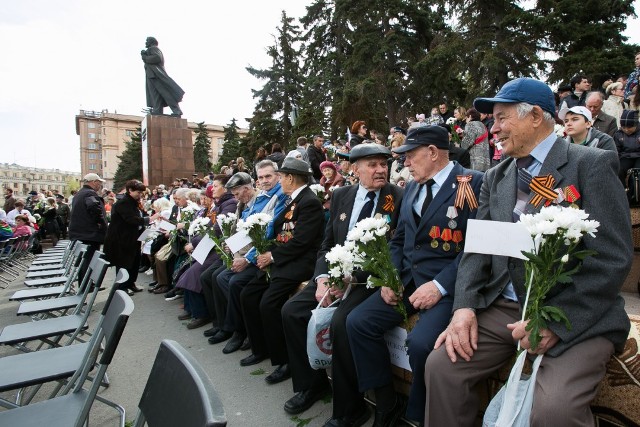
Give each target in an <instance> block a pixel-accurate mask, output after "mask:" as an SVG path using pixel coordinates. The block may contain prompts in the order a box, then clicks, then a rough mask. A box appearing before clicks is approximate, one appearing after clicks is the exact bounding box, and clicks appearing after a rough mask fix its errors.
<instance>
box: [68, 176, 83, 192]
mask: <svg viewBox="0 0 640 427" xmlns="http://www.w3.org/2000/svg"><path fill="white" fill-rule="evenodd" d="M65 188H66V190H67V191H66V193H65V195H67V196H69V195H70V194H71V192H72V191H78V190H79V189H80V181H78V180H77V179H75V178H73V177H71V176H70V177H68V178H67V179H66V180H65Z"/></svg>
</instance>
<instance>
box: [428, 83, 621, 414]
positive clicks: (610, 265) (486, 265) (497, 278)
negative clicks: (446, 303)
mask: <svg viewBox="0 0 640 427" xmlns="http://www.w3.org/2000/svg"><path fill="white" fill-rule="evenodd" d="M474 106H475V108H476V109H477V110H478V111H480V112H483V113H491V112H492V113H493V116H494V118H495V124H494V126H493V128H492V129H491V133H494V134H497V137H498V138H499V139H500V141H501V143H502V146H503V150H504V153H505V154H507V155H509V156H510V157H512V158H513V160H509V161H504V162H502V163H500V165H498V166H496V167H495V168H493V169H491V170H489V171H488V172H487V173H486V175H485V179H484V182H483V185H482V189H481V192H480V206H479V208H478V214H477V216H476V218H477V219H484V220H492V221H504V222H509V221H514V220H516V219H517V218H518V217H519V215H520V214H521V213H534V212H536V211H538V210H539V208H536V207H535V206H534V205H532V204H531V203H530V198H531V197H532V196H533V195H534V194H533V192H532V193H531V194H526V193H525V191H526V190H525V191H522V190H518V191H517V181H518V175H519V174H523V171H522V169H523V168H524V169H526V171H527V172H528V173H529V174H530V175H531V176H538V175H541V176H542V175H549V174H550V175H552V176H553V177H554V178H555V184H554V186H553V187H554V189H555V188H562V189H564V188H567V187H569V186H573V189H574V190H576V191H575V195H576V200H574V203H575V204H577V205H578V206H579V207H580V208H581V209H584V210H585V211H586V212H587V213H588V214H589V215H590V217H589V218H590V219H595V220H597V221H599V222H600V228H599V230H598V234H597V238H591V237H586V238H585V239H584V241H583V245H584V248H585V249H592V250H595V251H596V252H597V255H595V256H592V257H588V258H587V259H585V261H584V263H583V265H582V268H581V270H580V271H579V272H578V273H576V274H575V275H574V276H573V283H570V284H566V285H564V284H563V285H561V286H556V287H554V288H553V289H552V291H551V292H550V293H549V295H548V297H547V300H546V303H547V304H549V305H552V306H555V307H558V308H561V309H562V310H564V312H565V313H566V315H567V317H568V318H569V321H570V322H571V325H572V328H571V329H570V330H568V329H567V328H566V327H565V326H564V325H563V324H560V323H557V322H550V323H549V327H548V329H544V330H542V331H541V335H542V337H543V338H542V341H541V342H540V344H539V345H538V346H537V347H536V348H531V345H530V342H529V332H528V331H526V330H525V326H526V322H524V323H520V322H519V319H520V317H521V304H523V302H524V299H525V298H524V297H525V285H524V277H525V275H524V263H523V262H522V261H521V260H518V259H513V258H508V257H503V256H491V255H482V254H472V253H467V254H465V255H464V256H463V258H462V260H461V262H460V266H459V268H458V276H457V281H456V293H455V301H454V305H453V317H452V319H451V322H450V324H449V326H448V327H447V329H446V330H445V331H444V332H443V333H442V334H441V335H440V337H439V338H438V341H437V343H436V348H437V350H435V351H433V352H432V353H431V355H430V356H429V358H428V359H427V363H426V366H425V383H426V387H427V399H426V411H425V423H426V425H429V426H432V425H433V426H442V425H456V426H471V425H474V422H475V419H476V415H477V410H478V404H479V402H478V397H477V396H476V394H475V392H474V391H473V387H474V386H475V385H476V384H477V383H478V382H480V381H481V380H483V379H485V378H487V377H488V376H489V375H491V373H492V372H494V371H495V370H496V369H497V368H499V367H500V366H501V365H503V364H504V363H505V362H506V361H508V360H509V359H510V358H511V357H512V356H513V355H514V352H515V350H516V343H517V342H520V345H521V346H522V347H523V348H524V349H527V350H528V351H529V352H530V353H536V354H544V355H545V356H546V357H545V358H544V359H542V364H541V365H540V369H539V371H538V375H537V378H536V387H535V392H534V399H533V407H532V411H531V418H530V421H531V425H532V426H537V425H538V426H539V425H557V426H588V425H593V424H594V420H593V416H592V414H591V411H590V409H589V403H590V402H591V400H592V399H593V398H594V397H595V394H596V390H597V386H598V383H599V382H600V380H601V379H602V377H603V376H604V374H605V371H606V366H607V362H608V360H609V359H610V357H611V355H612V354H613V352H614V351H616V350H617V351H620V350H622V347H623V345H624V342H625V340H626V337H627V334H628V332H629V327H630V324H629V319H628V317H627V314H626V313H625V310H624V300H623V299H622V298H621V297H620V295H619V291H620V288H621V286H622V283H623V281H624V279H625V277H626V276H627V273H628V272H629V269H630V267H631V260H632V254H633V247H632V242H631V233H629V230H630V227H631V224H630V218H629V207H628V204H627V202H626V199H625V195H624V190H623V188H622V185H621V184H620V180H618V179H617V174H616V170H617V161H616V158H615V157H616V156H615V153H613V152H611V151H607V150H596V149H593V148H589V147H582V146H577V145H575V144H569V143H567V142H566V141H563V140H562V139H560V138H557V137H556V135H555V134H554V133H553V123H554V120H553V115H554V112H555V109H554V99H553V93H552V92H551V89H550V88H549V87H548V86H547V85H545V84H544V83H542V82H540V81H537V80H533V79H528V78H520V79H516V80H513V81H510V82H508V83H507V84H505V85H504V86H503V88H502V89H501V90H500V91H499V92H498V94H497V95H496V96H495V98H479V99H476V100H475V102H474ZM523 193H525V194H523ZM542 205H543V204H540V205H539V206H542Z"/></svg>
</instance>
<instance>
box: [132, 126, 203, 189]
mask: <svg viewBox="0 0 640 427" xmlns="http://www.w3.org/2000/svg"><path fill="white" fill-rule="evenodd" d="M141 131H142V176H143V178H142V180H143V182H144V184H145V185H151V186H157V185H159V184H165V185H167V186H168V185H171V183H172V182H173V181H174V180H175V179H176V178H189V179H190V178H191V176H192V174H193V172H194V170H195V167H194V164H193V142H192V135H191V131H190V130H189V128H188V126H187V120H186V119H182V118H178V117H170V116H156V115H151V114H149V115H147V116H146V117H145V118H144V119H142V124H141Z"/></svg>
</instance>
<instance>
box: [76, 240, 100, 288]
mask: <svg viewBox="0 0 640 427" xmlns="http://www.w3.org/2000/svg"><path fill="white" fill-rule="evenodd" d="M80 242H81V243H82V244H84V245H87V252H86V253H85V254H84V258H83V259H82V265H81V266H80V270H79V271H78V283H80V282H82V279H83V278H84V275H85V273H86V272H87V269H88V268H89V263H90V262H91V258H93V254H94V253H96V251H99V250H100V246H102V243H99V242H90V241H88V240H81V241H80Z"/></svg>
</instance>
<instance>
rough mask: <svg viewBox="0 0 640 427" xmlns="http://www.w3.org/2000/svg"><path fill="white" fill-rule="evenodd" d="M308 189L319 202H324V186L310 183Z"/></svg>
mask: <svg viewBox="0 0 640 427" xmlns="http://www.w3.org/2000/svg"><path fill="white" fill-rule="evenodd" d="M309 189H310V190H311V191H313V193H314V194H315V195H316V197H317V198H318V199H319V200H320V203H324V202H325V199H326V194H325V192H324V186H323V185H320V184H311V185H310V186H309Z"/></svg>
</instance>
